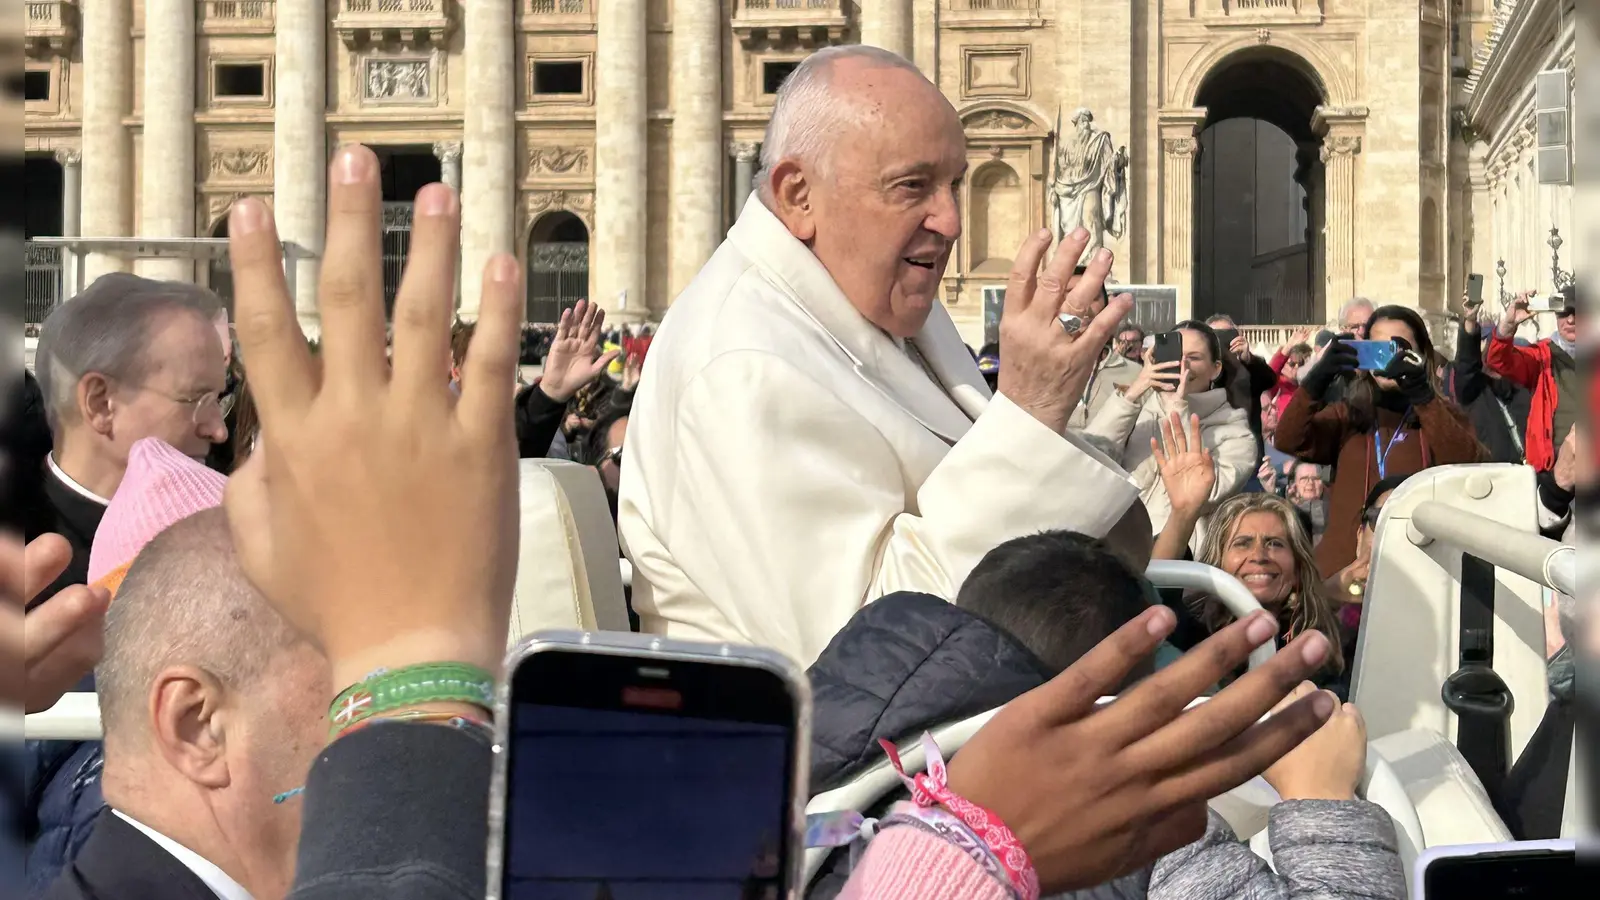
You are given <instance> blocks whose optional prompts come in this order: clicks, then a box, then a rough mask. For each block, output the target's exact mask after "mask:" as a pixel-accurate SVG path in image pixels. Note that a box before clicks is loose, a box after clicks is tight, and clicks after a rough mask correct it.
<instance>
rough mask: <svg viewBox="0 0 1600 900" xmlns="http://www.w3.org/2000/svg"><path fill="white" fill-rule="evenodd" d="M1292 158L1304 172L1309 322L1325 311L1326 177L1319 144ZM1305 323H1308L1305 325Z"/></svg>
mask: <svg viewBox="0 0 1600 900" xmlns="http://www.w3.org/2000/svg"><path fill="white" fill-rule="evenodd" d="M1296 159H1297V160H1298V161H1299V163H1300V166H1301V168H1302V169H1303V170H1304V172H1305V178H1304V180H1303V181H1302V182H1301V183H1302V184H1304V185H1305V189H1306V221H1307V223H1308V224H1309V225H1310V233H1309V234H1308V235H1306V252H1307V253H1309V254H1310V255H1311V283H1310V284H1309V285H1308V289H1309V291H1310V294H1311V298H1310V304H1311V309H1310V313H1311V314H1310V316H1309V318H1310V319H1311V321H1312V322H1315V321H1316V319H1317V318H1318V317H1320V316H1323V315H1324V314H1325V313H1326V311H1327V308H1328V297H1327V292H1328V268H1327V265H1328V254H1327V243H1328V237H1327V234H1328V229H1327V221H1328V210H1327V203H1326V201H1325V193H1324V188H1325V185H1326V178H1325V176H1324V175H1323V170H1322V144H1321V142H1320V141H1316V142H1312V141H1308V142H1306V143H1303V144H1301V145H1300V147H1299V150H1298V151H1297V153H1296ZM1308 324H1309V323H1308Z"/></svg>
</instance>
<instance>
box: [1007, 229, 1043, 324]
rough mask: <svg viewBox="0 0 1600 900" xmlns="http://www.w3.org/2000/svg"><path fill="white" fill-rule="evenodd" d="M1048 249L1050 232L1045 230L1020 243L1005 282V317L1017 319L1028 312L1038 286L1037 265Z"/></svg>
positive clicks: (1036, 232) (1040, 230)
mask: <svg viewBox="0 0 1600 900" xmlns="http://www.w3.org/2000/svg"><path fill="white" fill-rule="evenodd" d="M1049 249H1050V231H1049V230H1048V229H1045V228H1041V229H1039V230H1038V231H1035V232H1034V233H1033V234H1031V235H1029V236H1028V239H1027V240H1025V241H1023V242H1022V246H1021V247H1020V248H1019V249H1018V250H1017V258H1016V260H1015V261H1014V262H1013V263H1012V264H1011V277H1010V279H1009V280H1008V281H1007V282H1006V299H1005V310H1004V314H1005V315H1008V316H1011V317H1012V318H1013V319H1017V318H1020V317H1021V316H1022V315H1023V314H1024V313H1026V312H1027V311H1028V307H1029V306H1030V305H1031V301H1032V299H1033V291H1034V288H1035V286H1036V285H1037V284H1038V278H1039V264H1040V263H1041V262H1042V261H1043V260H1044V255H1045V252H1046V251H1048V250H1049Z"/></svg>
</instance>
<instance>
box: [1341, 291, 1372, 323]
mask: <svg viewBox="0 0 1600 900" xmlns="http://www.w3.org/2000/svg"><path fill="white" fill-rule="evenodd" d="M1358 306H1365V307H1366V308H1367V309H1377V308H1378V304H1376V303H1373V302H1372V301H1371V300H1368V299H1367V298H1366V297H1351V298H1350V299H1349V300H1346V301H1345V302H1344V305H1343V306H1341V307H1339V324H1340V325H1343V324H1344V320H1345V317H1347V316H1349V315H1350V310H1352V309H1355V308H1356V307H1358Z"/></svg>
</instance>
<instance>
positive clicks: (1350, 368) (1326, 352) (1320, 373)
mask: <svg viewBox="0 0 1600 900" xmlns="http://www.w3.org/2000/svg"><path fill="white" fill-rule="evenodd" d="M1349 340H1350V337H1349V336H1348V335H1343V334H1341V335H1336V336H1335V337H1334V338H1333V339H1332V340H1330V341H1328V345H1327V346H1326V347H1324V348H1323V350H1322V356H1321V358H1320V359H1318V360H1317V362H1316V363H1315V364H1314V365H1312V366H1311V370H1310V371H1309V372H1308V371H1305V370H1302V372H1301V375H1300V387H1301V389H1302V390H1304V391H1306V392H1307V393H1309V394H1310V395H1311V396H1312V397H1315V398H1320V397H1322V396H1323V395H1325V394H1327V392H1328V388H1329V387H1331V386H1332V385H1333V383H1334V382H1335V381H1337V380H1338V379H1339V378H1340V377H1342V376H1344V375H1348V374H1350V373H1351V372H1354V371H1355V370H1356V369H1357V367H1359V366H1360V365H1361V359H1360V357H1358V356H1357V355H1356V351H1355V348H1354V347H1351V346H1350V344H1349V343H1348V341H1349Z"/></svg>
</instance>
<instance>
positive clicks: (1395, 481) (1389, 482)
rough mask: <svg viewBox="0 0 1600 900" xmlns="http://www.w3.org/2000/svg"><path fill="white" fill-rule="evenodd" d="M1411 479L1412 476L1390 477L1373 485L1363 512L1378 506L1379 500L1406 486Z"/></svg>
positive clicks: (1362, 509) (1362, 508) (1362, 507)
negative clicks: (1403, 485)
mask: <svg viewBox="0 0 1600 900" xmlns="http://www.w3.org/2000/svg"><path fill="white" fill-rule="evenodd" d="M1410 477H1411V476H1410V475H1390V476H1389V477H1388V478H1385V479H1383V480H1382V481H1380V482H1378V483H1377V484H1375V485H1373V486H1372V490H1370V491H1368V492H1367V502H1366V503H1364V504H1362V506H1361V511H1362V512H1366V511H1367V510H1369V509H1371V508H1372V507H1373V506H1374V505H1376V504H1377V502H1378V498H1379V497H1382V496H1383V495H1384V494H1387V493H1390V492H1391V491H1397V490H1399V489H1400V485H1402V484H1405V483H1406V480H1407V479H1409V478H1410Z"/></svg>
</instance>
